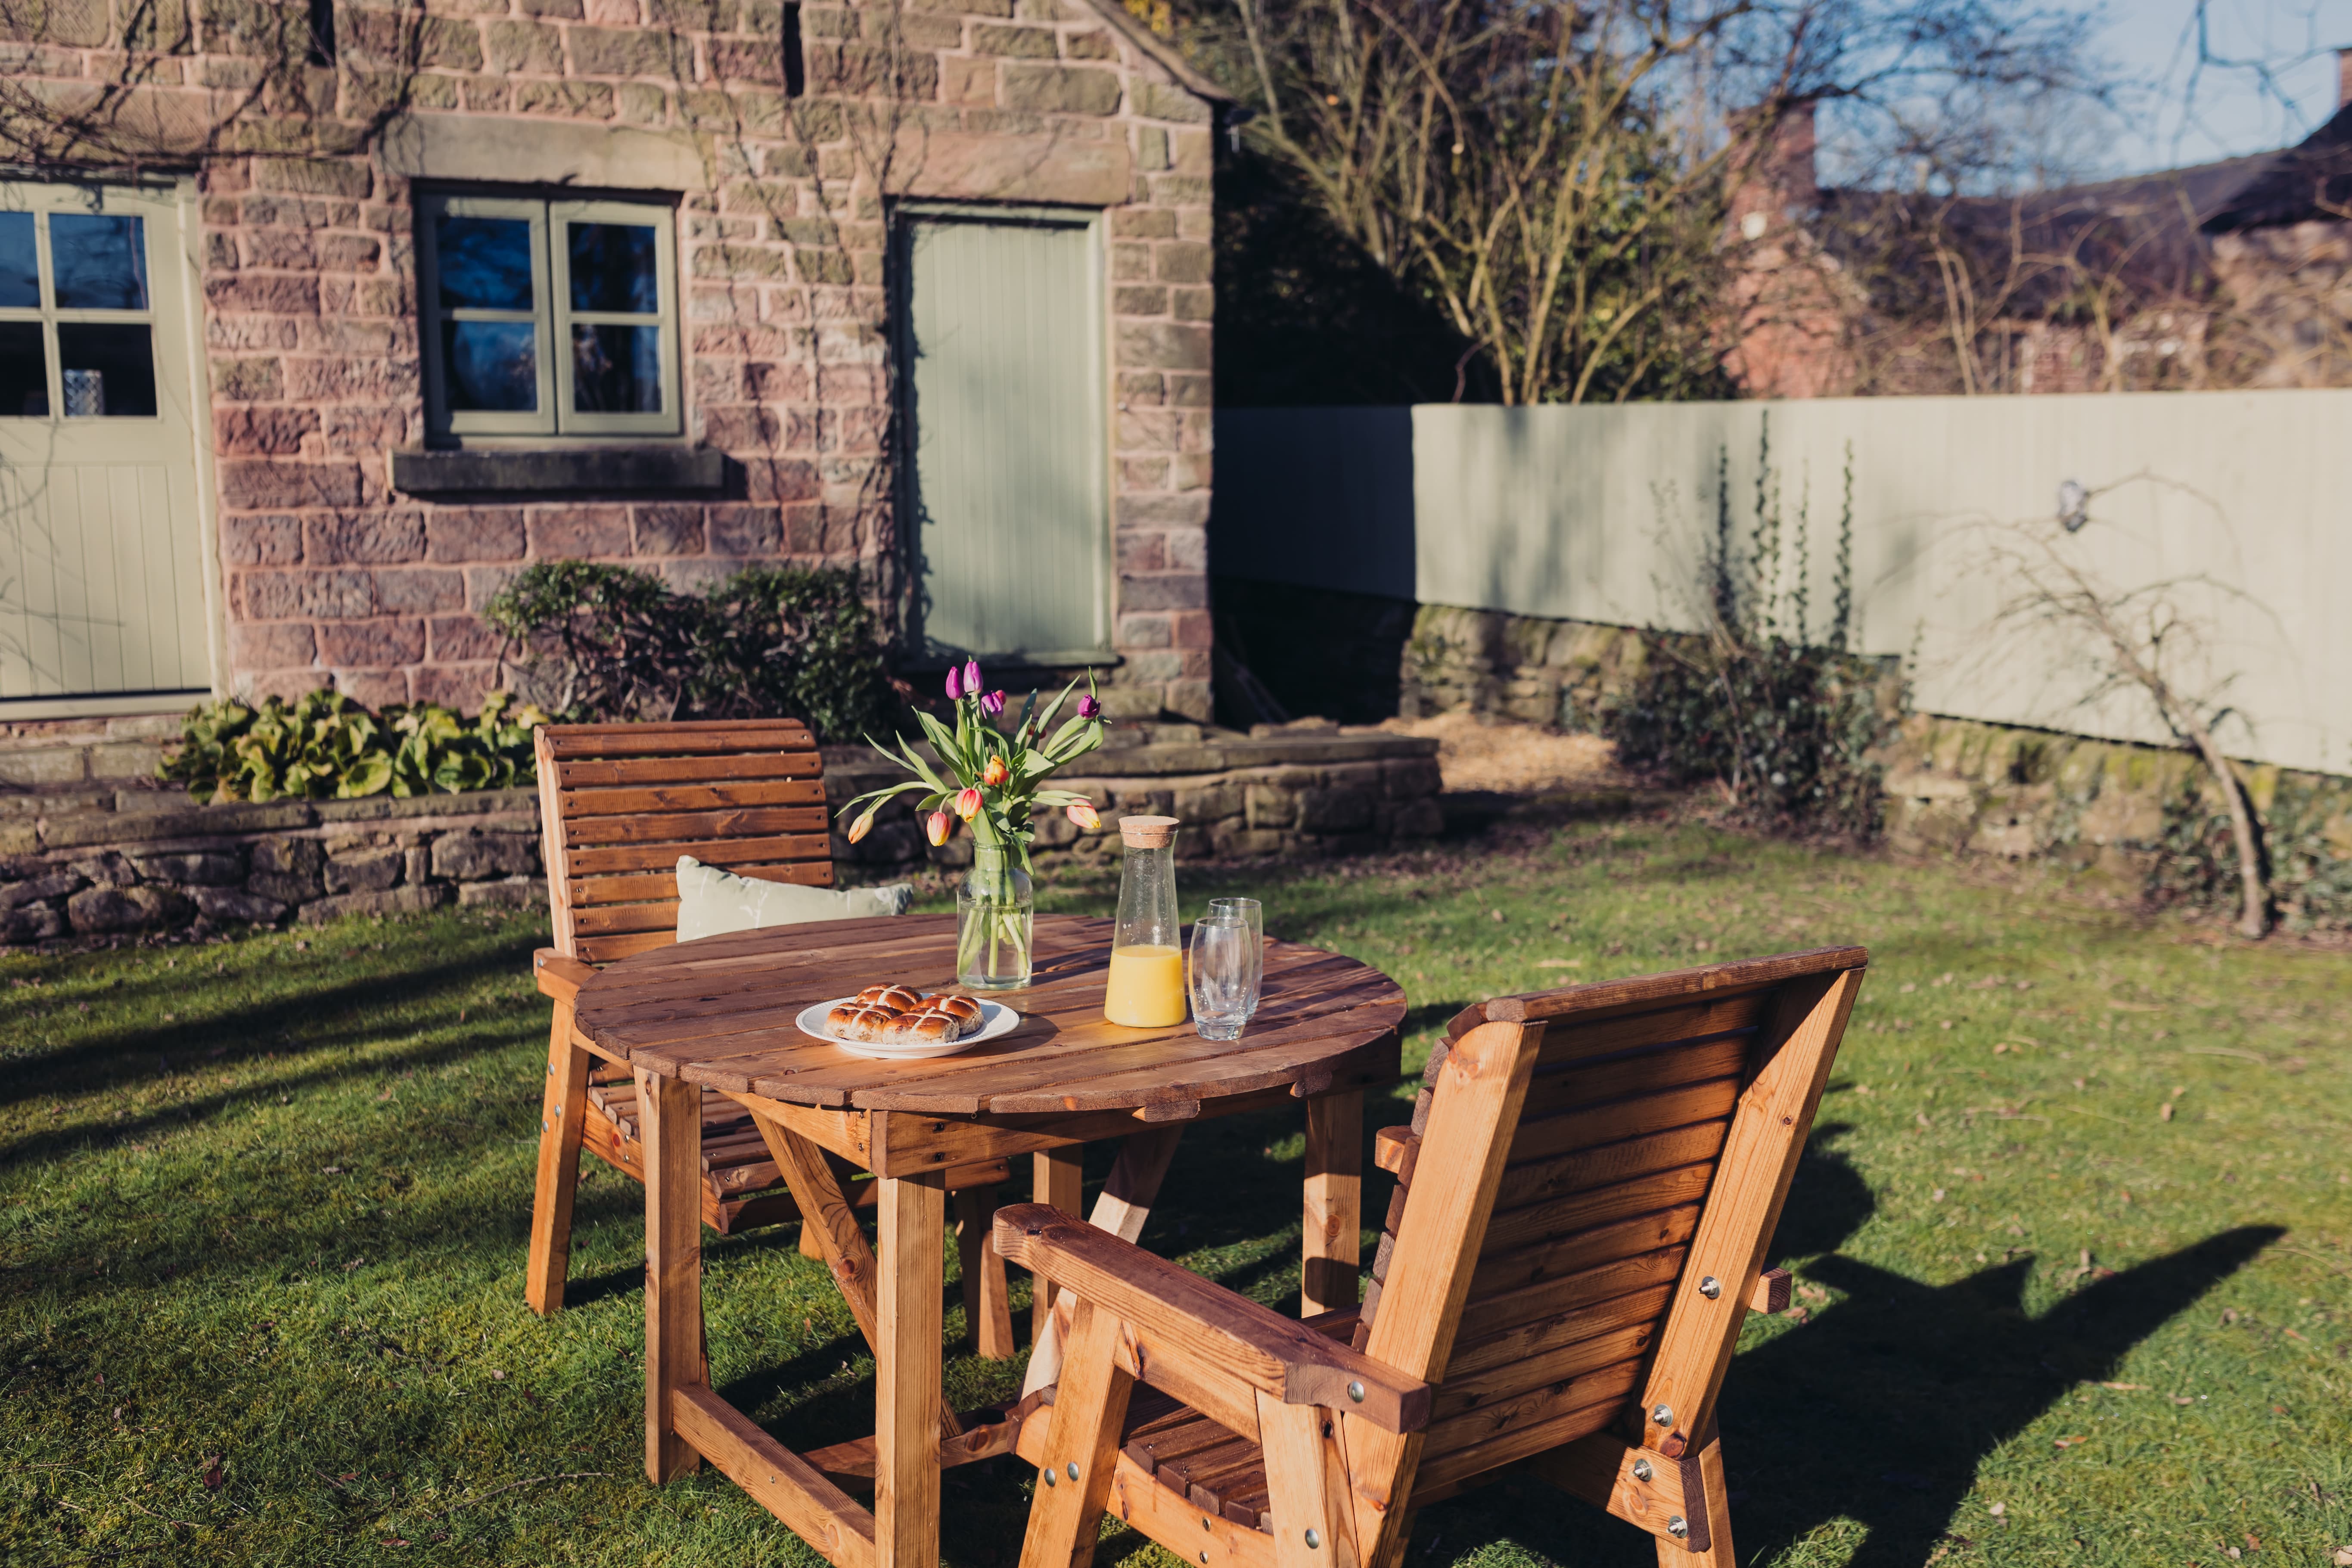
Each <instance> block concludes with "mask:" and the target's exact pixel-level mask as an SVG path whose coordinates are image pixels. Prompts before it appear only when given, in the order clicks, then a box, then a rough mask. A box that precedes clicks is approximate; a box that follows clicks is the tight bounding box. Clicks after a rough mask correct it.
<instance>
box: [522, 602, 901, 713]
mask: <svg viewBox="0 0 2352 1568" xmlns="http://www.w3.org/2000/svg"><path fill="white" fill-rule="evenodd" d="M483 616H484V618H485V619H487V620H488V622H489V623H490V624H491V625H492V626H496V627H497V628H498V629H499V631H501V632H503V633H505V634H506V636H507V637H508V638H509V644H510V646H511V647H513V648H514V649H517V650H519V652H518V653H517V657H516V658H515V659H514V660H513V661H512V662H513V665H514V668H515V669H516V672H517V676H518V679H517V680H516V687H517V689H519V690H520V691H521V692H522V693H523V694H525V695H526V696H529V697H530V698H531V699H533V700H536V701H538V702H540V703H541V704H542V705H543V706H545V707H546V708H547V709H548V710H550V711H551V712H553V713H554V714H556V715H557V716H558V717H559V718H560V719H562V720H563V721H566V722H613V721H634V720H665V719H764V718H791V719H801V720H804V721H807V723H808V725H809V727H810V728H811V729H812V730H814V731H816V733H817V735H818V737H819V738H820V739H822V740H827V741H845V740H850V739H854V738H856V736H858V735H860V734H863V733H866V731H882V730H887V729H888V728H889V727H890V726H891V725H892V723H893V721H895V720H896V719H897V718H898V708H899V700H898V694H897V691H896V689H894V688H893V687H892V685H891V683H890V678H889V672H888V670H887V668H886V667H885V665H884V663H883V657H882V638H881V628H880V626H879V624H878V623H877V620H876V619H875V616H874V612H873V611H872V609H871V608H869V607H868V606H867V605H866V601H865V599H864V598H863V597H862V596H861V595H860V594H859V592H858V579H857V574H856V573H855V572H852V571H847V570H832V569H825V568H810V567H800V566H753V567H748V568H746V569H745V570H743V571H741V572H739V573H737V574H735V575H733V576H732V577H730V578H728V579H727V580H726V581H724V582H722V583H719V584H717V585H716V586H714V587H713V588H712V589H711V590H710V591H709V593H707V594H688V593H678V592H676V591H674V590H672V589H671V588H670V587H669V586H668V585H667V584H665V583H663V582H662V581H661V580H660V579H659V578H658V577H656V576H654V575H653V574H650V573H646V572H640V571H637V570H635V568H632V567H627V566H612V565H601V564H597V563H592V562H585V561H553V562H544V563H540V564H538V565H533V566H529V567H526V568H524V569H523V571H521V572H520V573H519V574H516V576H515V577H514V578H513V580H512V581H510V582H509V583H508V584H507V585H506V587H505V588H503V589H501V590H500V591H499V595H498V596H497V597H495V598H493V599H492V600H491V601H490V602H489V604H488V605H487V606H485V608H484V610H483Z"/></svg>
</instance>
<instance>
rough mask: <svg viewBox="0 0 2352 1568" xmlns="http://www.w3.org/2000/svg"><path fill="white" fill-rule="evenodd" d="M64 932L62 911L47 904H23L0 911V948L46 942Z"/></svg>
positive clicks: (64, 918) (64, 919)
mask: <svg viewBox="0 0 2352 1568" xmlns="http://www.w3.org/2000/svg"><path fill="white" fill-rule="evenodd" d="M65 930H66V917H65V913H64V911H63V910H58V909H56V908H54V907H53V906H51V905H48V904H23V905H19V906H18V907H17V908H16V909H13V910H5V911H0V946H9V947H14V946H17V945H19V944H22V943H25V942H47V941H48V940H49V939H50V938H51V937H58V936H63V935H64V934H65Z"/></svg>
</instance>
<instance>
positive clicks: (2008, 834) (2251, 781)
mask: <svg viewBox="0 0 2352 1568" xmlns="http://www.w3.org/2000/svg"><path fill="white" fill-rule="evenodd" d="M1884 758H1885V764H1886V833H1887V837H1888V838H1889V840H1890V841H1892V842H1893V843H1894V844H1895V845H1896V846H1897V847H1911V848H1943V849H1958V850H1968V851H1972V852H1975V853H1978V854H1985V855H1999V856H2003V857H2006V858H2010V859H2023V858H2027V857H2029V856H2057V857H2060V858H2064V859H2067V860H2071V861H2073V862H2074V863H2077V864H2080V865H2083V866H2084V867H2092V868H2101V869H2105V870H2107V871H2110V872H2113V873H2115V874H2117V875H2119V876H2127V877H2131V878H2133V879H2139V878H2142V877H2144V876H2145V875H2146V873H2147V870H2148V868H2149V867H2150V866H2151V864H2152V863H2153V860H2154V857H2155V854H2156V846H2157V844H2158V841H2159V840H2160V839H2161V838H2162V837H2163V835H2164V830H2165V808H2166V807H2167V806H2168V805H2171V804H2173V803H2175V802H2178V801H2179V800H2181V799H2183V798H2184V797H2185V796H2187V795H2190V794H2191V793H2193V794H2194V795H2195V796H2196V797H2197V798H2198V799H2199V800H2200V803H2201V804H2202V805H2204V806H2205V807H2206V808H2207V809H2208V810H2209V811H2212V812H2220V811H2222V810H2225V809H2226V807H2225V806H2224V805H2223V803H2222V802H2221V798H2220V795H2219V793H2218V792H2217V791H2216V790H2215V789H2214V787H2213V782H2212V779H2211V777H2210V775H2209V774H2208V773H2206V771H2205V766H2204V763H2202V762H2200V760H2199V759H2198V758H2197V757H2195V756H2193V755H2191V754H2190V753H2189V752H2185V751H2168V750H2165V749H2163V748H2161V747H2156V746H2135V745H2126V744H2124V743H2122V742H2112V741H2094V740H2088V739H2085V738H2084V737H2082V736H2078V735H2063V734H2057V733H2053V732H2052V731H2046V730H2020V729H2011V728H2009V727H2007V726H2004V725H2000V724H1984V723H1979V722H1977V721H1973V720H1968V719H1939V718H1936V717H1933V716H1932V715H1929V714H1924V713H1917V714H1913V715H1912V716H1911V717H1910V718H1908V719H1906V720H1905V721H1904V722H1903V725H1902V727H1901V729H1900V730H1899V731H1897V732H1896V734H1895V739H1894V740H1893V741H1892V742H1890V743H1889V744H1888V745H1887V746H1886V748H1885V752H1884ZM2240 776H2241V777H2242V778H2243V779H2244V780H2245V784H2246V793H2247V795H2248V797H2249V798H2251V799H2252V801H2253V803H2254V810H2255V811H2256V813H2257V814H2258V815H2260V816H2261V817H2262V818H2263V823H2264V825H2265V826H2266V828H2267V830H2268V832H2269V834H2270V837H2271V839H2272V842H2273V860H2274V861H2276V860H2280V859H2283V858H2284V856H2283V855H2282V854H2281V853H2280V850H2281V849H2282V848H2284V845H2283V844H2282V843H2281V840H2282V839H2284V838H2292V839H2294V840H2295V841H2296V842H2298V843H2304V842H2305V841H2308V847H2309V848H2311V849H2315V850H2317V851H2318V852H2319V853H2320V854H2322V855H2323V856H2324V857H2325V858H2327V859H2330V860H2336V861H2343V862H2347V863H2352V779H2342V778H2336V777H2333V776H2330V775H2328V774H2325V773H2298V772H2295V771H2294V770H2292V769H2288V768H2280V767H2273V766H2270V765H2268V764H2263V765H2255V764H2251V763H2247V764H2241V767H2240ZM2281 891H2282V897H2283V898H2286V897H2291V892H2292V889H2284V888H2283V889H2281Z"/></svg>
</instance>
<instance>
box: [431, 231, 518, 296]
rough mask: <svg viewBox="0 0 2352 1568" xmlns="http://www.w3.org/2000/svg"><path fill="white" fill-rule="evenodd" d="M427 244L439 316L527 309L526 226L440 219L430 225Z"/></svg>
mask: <svg viewBox="0 0 2352 1568" xmlns="http://www.w3.org/2000/svg"><path fill="white" fill-rule="evenodd" d="M433 243H434V248H435V249H436V251H437V252H438V253H439V258H440V265H441V308H442V309H443V310H530V308H531V298H530V223H529V222H528V221H527V220H525V219H522V218H519V217H457V216H454V215H452V214H449V213H443V214H442V215H441V216H439V217H437V218H435V219H434V220H433Z"/></svg>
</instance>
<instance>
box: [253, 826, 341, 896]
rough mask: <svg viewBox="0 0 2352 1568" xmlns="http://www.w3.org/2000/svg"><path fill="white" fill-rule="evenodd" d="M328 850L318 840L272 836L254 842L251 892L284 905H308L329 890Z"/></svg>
mask: <svg viewBox="0 0 2352 1568" xmlns="http://www.w3.org/2000/svg"><path fill="white" fill-rule="evenodd" d="M326 864H327V851H326V847H325V846H324V845H321V844H320V842H319V841H318V840H317V839H315V838H291V837H283V836H279V835H274V834H273V835H271V836H270V837H265V838H257V839H255V840H254V843H253V849H252V860H251V867H252V868H251V870H250V872H249V873H248V874H247V877H246V879H245V885H246V888H247V890H249V891H251V892H255V893H258V894H260V895H261V896H262V897H263V898H265V899H274V900H277V901H278V902H279V903H281V904H299V903H307V902H309V901H310V900H312V899H315V898H317V897H319V896H320V894H321V893H323V892H325V891H326V890H327V887H326V881H325V879H324V874H325V869H326Z"/></svg>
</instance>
